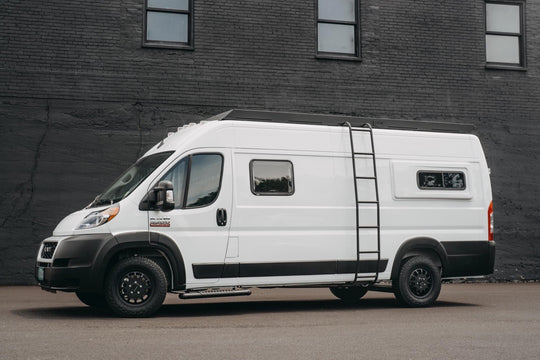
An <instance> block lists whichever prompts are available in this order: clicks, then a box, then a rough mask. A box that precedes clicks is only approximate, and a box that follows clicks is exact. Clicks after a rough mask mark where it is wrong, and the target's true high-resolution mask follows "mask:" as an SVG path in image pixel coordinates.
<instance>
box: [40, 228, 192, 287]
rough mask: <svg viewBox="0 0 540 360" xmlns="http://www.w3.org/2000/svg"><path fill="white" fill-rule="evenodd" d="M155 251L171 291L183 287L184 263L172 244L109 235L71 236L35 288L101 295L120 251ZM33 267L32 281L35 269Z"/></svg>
mask: <svg viewBox="0 0 540 360" xmlns="http://www.w3.org/2000/svg"><path fill="white" fill-rule="evenodd" d="M130 249H133V250H134V251H135V250H136V251H144V250H151V251H158V252H160V253H161V254H163V255H164V256H165V257H166V258H167V262H168V263H169V265H170V270H171V272H172V278H173V279H174V280H173V281H174V283H173V284H171V286H170V289H171V290H183V289H185V285H186V273H185V267H184V260H183V258H182V254H181V253H180V250H179V249H178V247H177V246H176V244H175V242H174V241H173V240H172V239H171V238H169V237H168V236H165V235H163V234H158V233H148V232H147V231H140V232H131V233H124V234H120V235H118V236H116V237H115V236H112V235H111V234H88V235H74V236H70V237H68V238H66V239H64V240H63V241H62V242H61V243H60V244H59V245H58V248H57V249H56V252H55V255H54V262H53V264H52V266H49V267H45V268H44V269H43V271H44V279H43V281H38V282H39V285H40V286H41V287H42V288H43V289H46V290H61V291H83V292H94V293H98V292H101V291H102V289H103V282H104V279H105V275H106V272H107V269H108V267H109V266H110V265H111V261H112V260H113V259H114V258H115V257H116V256H117V255H118V254H119V253H120V252H123V251H129V250H130ZM39 265H40V264H37V266H36V277H37V272H38V270H37V268H38V266H39Z"/></svg>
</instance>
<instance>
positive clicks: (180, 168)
mask: <svg viewBox="0 0 540 360" xmlns="http://www.w3.org/2000/svg"><path fill="white" fill-rule="evenodd" d="M187 163H188V159H187V158H185V159H183V160H181V161H180V162H179V163H178V164H176V165H175V166H174V167H173V168H172V169H171V170H169V172H168V173H167V175H165V176H164V177H163V179H161V180H169V181H170V182H172V184H173V194H174V208H175V209H179V208H181V207H182V200H183V199H184V188H185V187H184V184H185V181H186V170H187Z"/></svg>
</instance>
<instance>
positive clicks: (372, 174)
mask: <svg viewBox="0 0 540 360" xmlns="http://www.w3.org/2000/svg"><path fill="white" fill-rule="evenodd" d="M344 125H345V126H347V127H348V128H349V137H350V141H351V158H352V169H353V181H354V196H355V203H356V250H357V251H356V270H355V274H354V283H357V282H360V281H361V282H366V281H370V282H372V283H375V282H377V280H378V278H379V266H380V263H381V222H380V202H379V186H378V183H377V163H376V160H375V143H374V141H373V129H372V127H371V125H370V124H364V125H362V126H361V127H352V126H351V124H350V123H348V122H346V123H344ZM355 132H358V133H360V132H363V133H368V134H369V149H368V150H367V151H366V152H357V151H356V150H355V146H354V136H353V135H354V133H355ZM366 158H367V159H369V160H371V161H368V164H369V165H367V166H365V169H364V172H362V176H359V175H358V169H357V166H356V161H357V160H359V159H366ZM359 180H360V181H363V182H372V186H373V188H372V189H373V194H374V199H373V197H372V199H366V198H365V197H364V198H362V197H360V195H359V193H358V192H359V191H358V181H359ZM364 196H365V195H364ZM369 204H371V205H375V210H376V222H375V224H368V225H366V224H362V225H360V206H361V205H369ZM363 210H364V211H365V210H366V209H363ZM370 210H372V209H370ZM370 230H375V231H376V236H377V245H376V248H374V249H368V250H363V249H362V248H361V246H360V245H361V244H360V232H366V231H370ZM366 236H367V235H366ZM369 254H371V255H372V254H376V255H377V266H376V269H375V275H370V276H365V275H360V274H359V269H360V261H361V260H362V259H361V258H362V255H369Z"/></svg>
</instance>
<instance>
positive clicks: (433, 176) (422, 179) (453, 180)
mask: <svg viewBox="0 0 540 360" xmlns="http://www.w3.org/2000/svg"><path fill="white" fill-rule="evenodd" d="M418 187H419V188H420V189H423V190H429V189H442V190H464V189H465V174H464V173H462V172H442V171H419V172H418Z"/></svg>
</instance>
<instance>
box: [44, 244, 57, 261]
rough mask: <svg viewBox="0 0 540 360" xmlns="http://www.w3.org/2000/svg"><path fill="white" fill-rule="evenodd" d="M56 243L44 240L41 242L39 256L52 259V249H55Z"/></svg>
mask: <svg viewBox="0 0 540 360" xmlns="http://www.w3.org/2000/svg"><path fill="white" fill-rule="evenodd" d="M56 245H57V243H55V242H46V243H43V249H41V258H42V259H52V257H53V254H54V250H55V249H56Z"/></svg>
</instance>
